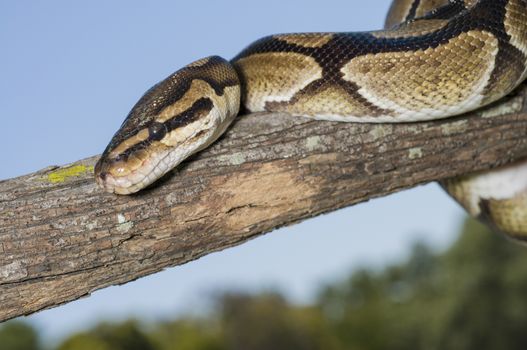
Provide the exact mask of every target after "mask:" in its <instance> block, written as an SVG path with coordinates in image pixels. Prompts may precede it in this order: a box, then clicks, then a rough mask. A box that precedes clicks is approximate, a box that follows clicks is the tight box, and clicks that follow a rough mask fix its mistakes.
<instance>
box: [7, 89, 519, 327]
mask: <svg viewBox="0 0 527 350" xmlns="http://www.w3.org/2000/svg"><path fill="white" fill-rule="evenodd" d="M526 95H527V94H526V92H525V89H524V90H522V91H520V92H519V93H518V94H517V95H515V96H511V97H509V98H508V99H507V100H506V101H505V102H504V103H502V104H499V105H495V106H493V107H492V108H488V109H486V110H484V111H482V112H479V113H473V114H471V115H466V116H461V117H457V118H452V119H448V120H443V121H434V122H429V123H415V124H398V125H394V124H390V125H387V124H384V125H371V124H347V123H332V122H321V121H310V120H306V119H303V118H291V117H287V116H283V115H269V114H260V115H250V116H245V117H242V118H240V119H239V120H238V121H237V122H236V124H235V125H234V126H233V127H232V128H231V129H230V130H229V131H228V132H227V134H226V135H225V136H224V137H223V138H222V139H221V140H220V141H219V142H218V143H216V144H215V145H213V146H212V147H211V148H209V149H207V150H205V151H204V152H202V153H200V154H199V155H197V156H196V157H193V159H191V160H189V161H188V162H186V163H185V164H183V165H182V166H180V167H179V169H178V170H176V171H174V172H173V173H171V174H169V175H168V176H167V177H166V178H165V179H164V180H163V181H161V183H159V184H158V185H156V186H155V187H153V188H151V189H148V190H146V191H143V192H141V193H140V194H137V195H134V196H128V197H120V196H115V195H110V194H106V193H103V192H102V191H101V190H99V189H98V188H97V187H96V185H95V183H94V180H93V165H94V162H95V160H96V157H91V158H88V159H84V160H81V161H78V162H75V163H73V164H69V165H66V166H62V167H49V168H47V169H44V170H41V171H39V172H36V173H33V174H29V175H26V176H22V177H19V178H14V179H10V180H5V181H2V182H0V320H7V319H9V318H13V317H16V316H19V315H27V314H30V313H32V312H35V311H38V310H41V309H44V308H49V307H53V306H56V305H59V304H63V303H66V302H69V301H72V300H75V299H78V298H80V297H82V296H86V295H89V294H90V293H91V292H93V291H95V290H97V289H100V288H104V287H107V286H110V285H115V284H122V283H126V282H128V281H131V280H135V279H137V278H139V277H141V276H146V275H148V274H151V273H154V272H157V271H160V270H162V269H164V268H166V267H169V266H174V265H179V264H183V263H186V262H188V261H191V260H194V259H197V258H199V257H200V256H203V255H205V254H208V253H211V252H214V251H218V250H221V249H225V248H228V247H231V246H234V245H237V244H240V243H243V242H245V241H247V240H248V239H250V238H253V237H255V236H257V235H260V234H263V233H265V232H269V231H271V230H273V229H276V228H277V227H280V226H284V225H290V224H292V223H295V222H298V221H301V220H304V219H307V218H310V217H313V216H315V215H318V214H321V213H325V212H329V211H332V210H335V209H338V208H342V207H345V206H349V205H352V204H355V203H358V202H361V201H365V200H368V199H370V198H372V197H377V196H382V195H386V194H388V193H392V192H394V191H398V190H401V189H404V188H407V187H411V186H415V185H418V184H422V183H425V182H429V181H433V180H437V179H443V178H447V177H452V176H455V175H459V174H463V173H467V172H470V171H474V170H481V169H486V168H489V167H493V166H496V165H499V164H504V163H507V162H510V161H513V160H515V159H519V158H521V157H525V156H527V138H526V137H525V135H526V134H527V108H526V106H525V103H524V96H526ZM430 210H434V208H433V206H430Z"/></svg>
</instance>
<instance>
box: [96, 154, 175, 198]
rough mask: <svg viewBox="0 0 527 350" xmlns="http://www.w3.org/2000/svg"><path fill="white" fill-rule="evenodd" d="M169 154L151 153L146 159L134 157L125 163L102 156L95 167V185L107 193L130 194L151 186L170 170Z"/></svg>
mask: <svg viewBox="0 0 527 350" xmlns="http://www.w3.org/2000/svg"><path fill="white" fill-rule="evenodd" d="M169 154H170V152H168V151H164V152H153V153H151V154H149V155H148V157H146V156H145V157H141V158H140V157H138V156H134V157H133V160H132V161H130V160H128V161H127V162H125V161H122V160H116V159H111V158H108V157H105V156H104V155H103V156H102V157H101V159H100V160H99V161H98V162H97V164H96V166H95V180H96V181H97V184H98V185H99V186H100V187H101V188H102V189H104V190H105V191H106V192H109V193H116V194H123V195H125V194H132V193H136V192H138V191H139V190H141V189H143V188H145V187H146V186H148V185H150V184H152V183H153V182H154V181H156V180H157V179H159V178H160V177H162V176H163V175H165V174H166V173H167V172H169V171H170V170H171V169H172V166H170V165H169V162H168V161H167V158H169V157H168V156H169Z"/></svg>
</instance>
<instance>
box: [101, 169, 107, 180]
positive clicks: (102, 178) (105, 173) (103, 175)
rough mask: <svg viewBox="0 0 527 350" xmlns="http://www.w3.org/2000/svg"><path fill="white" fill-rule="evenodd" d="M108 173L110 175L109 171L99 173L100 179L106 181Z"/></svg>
mask: <svg viewBox="0 0 527 350" xmlns="http://www.w3.org/2000/svg"><path fill="white" fill-rule="evenodd" d="M107 175H108V173H107V172H104V171H102V172H100V173H99V179H101V181H104V180H106V177H107Z"/></svg>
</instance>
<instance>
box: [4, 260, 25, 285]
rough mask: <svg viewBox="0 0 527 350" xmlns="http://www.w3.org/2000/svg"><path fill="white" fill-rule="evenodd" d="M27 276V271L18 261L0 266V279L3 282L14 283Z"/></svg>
mask: <svg viewBox="0 0 527 350" xmlns="http://www.w3.org/2000/svg"><path fill="white" fill-rule="evenodd" d="M27 275H28V273H27V269H26V268H25V267H24V266H23V265H22V263H21V262H20V261H13V262H12V263H10V264H7V265H4V266H0V277H1V278H2V281H3V282H10V281H15V280H18V279H20V278H24V277H26V276H27Z"/></svg>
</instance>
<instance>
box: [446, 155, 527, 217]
mask: <svg viewBox="0 0 527 350" xmlns="http://www.w3.org/2000/svg"><path fill="white" fill-rule="evenodd" d="M448 190H449V192H451V193H452V195H453V196H454V197H455V198H457V199H458V200H459V201H460V202H461V203H462V204H463V206H464V207H465V208H467V210H468V211H469V213H470V214H472V215H474V216H477V215H479V214H480V207H479V202H480V200H481V199H486V200H490V199H493V200H508V199H511V198H514V197H517V196H519V195H521V194H522V193H524V192H525V191H527V160H525V161H523V162H519V163H515V164H513V165H510V166H505V167H502V168H498V169H493V170H491V171H488V172H484V173H483V172H480V173H477V174H473V175H467V176H463V177H461V178H459V180H456V181H455V182H450V184H449V185H448Z"/></svg>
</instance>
